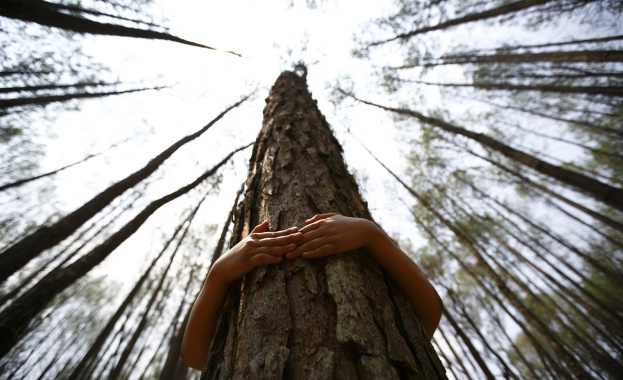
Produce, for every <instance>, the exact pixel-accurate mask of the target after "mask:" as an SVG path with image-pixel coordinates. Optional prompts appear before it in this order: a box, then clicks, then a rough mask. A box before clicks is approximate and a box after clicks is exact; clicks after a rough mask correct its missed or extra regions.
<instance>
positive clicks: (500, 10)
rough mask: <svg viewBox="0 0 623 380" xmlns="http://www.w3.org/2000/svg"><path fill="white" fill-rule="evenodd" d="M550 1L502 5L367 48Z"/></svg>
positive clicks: (521, 0) (535, 0)
mask: <svg viewBox="0 0 623 380" xmlns="http://www.w3.org/2000/svg"><path fill="white" fill-rule="evenodd" d="M550 1H551V0H519V1H515V2H514V3H510V4H506V5H502V6H500V7H498V8H493V9H489V10H486V11H483V12H478V13H471V14H467V15H465V16H462V17H458V18H455V19H451V20H447V21H444V22H441V23H439V24H437V25H431V26H425V27H422V28H418V29H415V30H412V31H410V32H408V33H402V34H399V35H397V36H395V37H392V38H390V39H387V40H383V41H376V42H372V43H370V44H368V46H378V45H382V44H385V43H387V42H391V41H396V40H403V41H406V40H408V39H410V38H412V37H414V36H417V35H418V34H424V33H428V32H432V31H435V30H442V29H447V28H451V27H454V26H457V25H461V24H467V23H470V22H474V21H480V20H486V19H489V18H493V17H499V16H502V15H505V14H510V13H515V12H519V11H522V10H525V9H528V8H531V7H534V6H538V5H542V4H545V3H548V2H550Z"/></svg>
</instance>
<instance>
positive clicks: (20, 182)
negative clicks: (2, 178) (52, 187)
mask: <svg viewBox="0 0 623 380" xmlns="http://www.w3.org/2000/svg"><path fill="white" fill-rule="evenodd" d="M118 144H119V143H115V144H113V145H111V146H109V147H108V148H106V149H104V150H103V151H101V152H97V153H94V154H89V155H88V156H86V157H85V158H83V159H82V160H80V161H76V162H74V163H71V164H69V165H65V166H62V167H60V168H58V169H55V170H52V171H49V172H47V173H43V174H39V175H36V176H33V177H29V178H22V179H19V180H17V181H13V182H10V183H7V184H4V185H2V186H0V191H5V190H7V189H11V188H13V187H17V186H22V185H24V184H26V183H28V182H32V181H35V180H38V179H41V178H45V177H50V176H53V175H55V174H57V173H59V172H61V171H63V170H65V169H69V168H71V167H73V166H76V165H78V164H81V163H83V162H86V161H88V160H90V159H92V158H95V157H97V156H99V155H101V154H103V153H105V152H107V151H109V150H110V149H112V148H114V147H116V146H117V145H118Z"/></svg>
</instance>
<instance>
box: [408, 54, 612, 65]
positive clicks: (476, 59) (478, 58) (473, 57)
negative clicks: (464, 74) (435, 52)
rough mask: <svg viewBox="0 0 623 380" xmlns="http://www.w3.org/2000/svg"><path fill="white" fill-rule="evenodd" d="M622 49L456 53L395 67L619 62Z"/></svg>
mask: <svg viewBox="0 0 623 380" xmlns="http://www.w3.org/2000/svg"><path fill="white" fill-rule="evenodd" d="M621 61H623V51H620V50H578V51H551V52H549V51H548V52H543V53H515V54H509V53H500V54H456V55H446V56H441V57H439V58H430V59H422V60H417V61H416V62H415V63H409V64H406V65H403V66H398V67H396V69H410V68H414V67H433V66H441V65H465V64H475V63H514V64H517V63H535V62H551V63H561V62H591V63H594V62H621Z"/></svg>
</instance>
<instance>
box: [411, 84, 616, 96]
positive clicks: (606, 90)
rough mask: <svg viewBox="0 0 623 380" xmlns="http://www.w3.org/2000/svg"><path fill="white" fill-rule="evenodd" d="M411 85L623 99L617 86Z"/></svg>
mask: <svg viewBox="0 0 623 380" xmlns="http://www.w3.org/2000/svg"><path fill="white" fill-rule="evenodd" d="M412 83H420V84H427V85H431V86H439V87H473V88H477V89H479V90H487V91H493V90H505V91H539V92H556V93H561V94H587V95H603V96H609V97H613V98H617V97H623V87H619V86H612V87H610V86H556V85H548V84H539V85H520V84H512V83H487V82H474V83H433V82H423V81H412Z"/></svg>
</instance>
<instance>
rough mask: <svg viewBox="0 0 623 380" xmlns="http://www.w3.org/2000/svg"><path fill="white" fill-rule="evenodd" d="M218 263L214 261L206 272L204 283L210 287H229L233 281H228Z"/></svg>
mask: <svg viewBox="0 0 623 380" xmlns="http://www.w3.org/2000/svg"><path fill="white" fill-rule="evenodd" d="M219 264H220V263H219V261H218V260H216V262H215V263H214V265H212V268H210V270H209V271H208V276H207V278H206V283H207V282H209V283H210V285H211V286H221V287H222V286H229V284H230V283H231V282H233V281H231V280H228V279H227V276H226V273H225V271H224V270H223V269H222V268H221V265H219Z"/></svg>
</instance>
